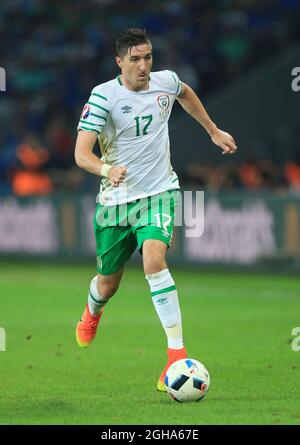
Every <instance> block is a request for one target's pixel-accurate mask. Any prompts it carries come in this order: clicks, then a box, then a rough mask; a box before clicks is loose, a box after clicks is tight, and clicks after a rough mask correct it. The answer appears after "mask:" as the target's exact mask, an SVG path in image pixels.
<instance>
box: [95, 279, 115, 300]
mask: <svg viewBox="0 0 300 445" xmlns="http://www.w3.org/2000/svg"><path fill="white" fill-rule="evenodd" d="M118 287H119V283H116V282H114V281H110V280H102V279H101V280H99V279H98V282H97V288H98V292H99V294H100V295H101V298H103V299H105V300H106V299H109V298H111V297H113V296H114V295H115V293H116V292H117V290H118Z"/></svg>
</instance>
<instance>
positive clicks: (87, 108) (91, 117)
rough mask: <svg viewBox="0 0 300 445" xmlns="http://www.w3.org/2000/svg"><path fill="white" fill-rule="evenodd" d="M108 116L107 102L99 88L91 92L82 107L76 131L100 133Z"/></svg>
mask: <svg viewBox="0 0 300 445" xmlns="http://www.w3.org/2000/svg"><path fill="white" fill-rule="evenodd" d="M108 115H109V100H108V98H107V97H106V96H105V94H104V93H103V92H102V90H101V89H99V87H96V88H94V89H93V90H92V92H91V95H90V97H89V100H88V102H87V103H86V104H85V105H84V107H83V110H82V113H81V116H80V120H79V123H78V126H77V130H85V131H97V133H99V134H100V133H101V131H102V130H103V128H104V127H105V125H106V122H107V118H108Z"/></svg>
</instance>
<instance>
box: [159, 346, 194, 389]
mask: <svg viewBox="0 0 300 445" xmlns="http://www.w3.org/2000/svg"><path fill="white" fill-rule="evenodd" d="M167 354H168V363H167V364H166V366H165V369H164V370H163V372H162V374H161V376H160V377H159V379H158V382H157V391H161V392H167V390H166V387H165V376H166V373H167V370H168V368H169V366H171V365H172V363H174V362H176V361H177V360H180V359H182V358H187V353H186V349H185V347H183V348H181V349H171V348H168V350H167Z"/></svg>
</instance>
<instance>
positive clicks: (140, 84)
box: [116, 43, 152, 90]
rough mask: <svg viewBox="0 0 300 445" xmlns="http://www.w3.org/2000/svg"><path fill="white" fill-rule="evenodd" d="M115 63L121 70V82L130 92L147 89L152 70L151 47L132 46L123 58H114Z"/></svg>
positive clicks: (146, 45) (147, 45) (144, 45)
mask: <svg viewBox="0 0 300 445" xmlns="http://www.w3.org/2000/svg"><path fill="white" fill-rule="evenodd" d="M116 62H117V64H118V66H119V67H120V68H121V70H122V81H123V83H124V85H125V86H126V87H127V88H129V89H131V90H143V89H145V88H147V86H148V82H149V74H150V71H151V68H152V47H151V45H149V44H147V43H145V44H143V45H138V46H132V47H131V48H129V49H128V52H127V54H126V55H125V56H124V57H123V58H120V57H116Z"/></svg>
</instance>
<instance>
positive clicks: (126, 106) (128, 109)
mask: <svg viewBox="0 0 300 445" xmlns="http://www.w3.org/2000/svg"><path fill="white" fill-rule="evenodd" d="M121 110H122V111H123V114H124V113H131V110H132V107H130V106H129V105H124V107H122V108H121Z"/></svg>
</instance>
